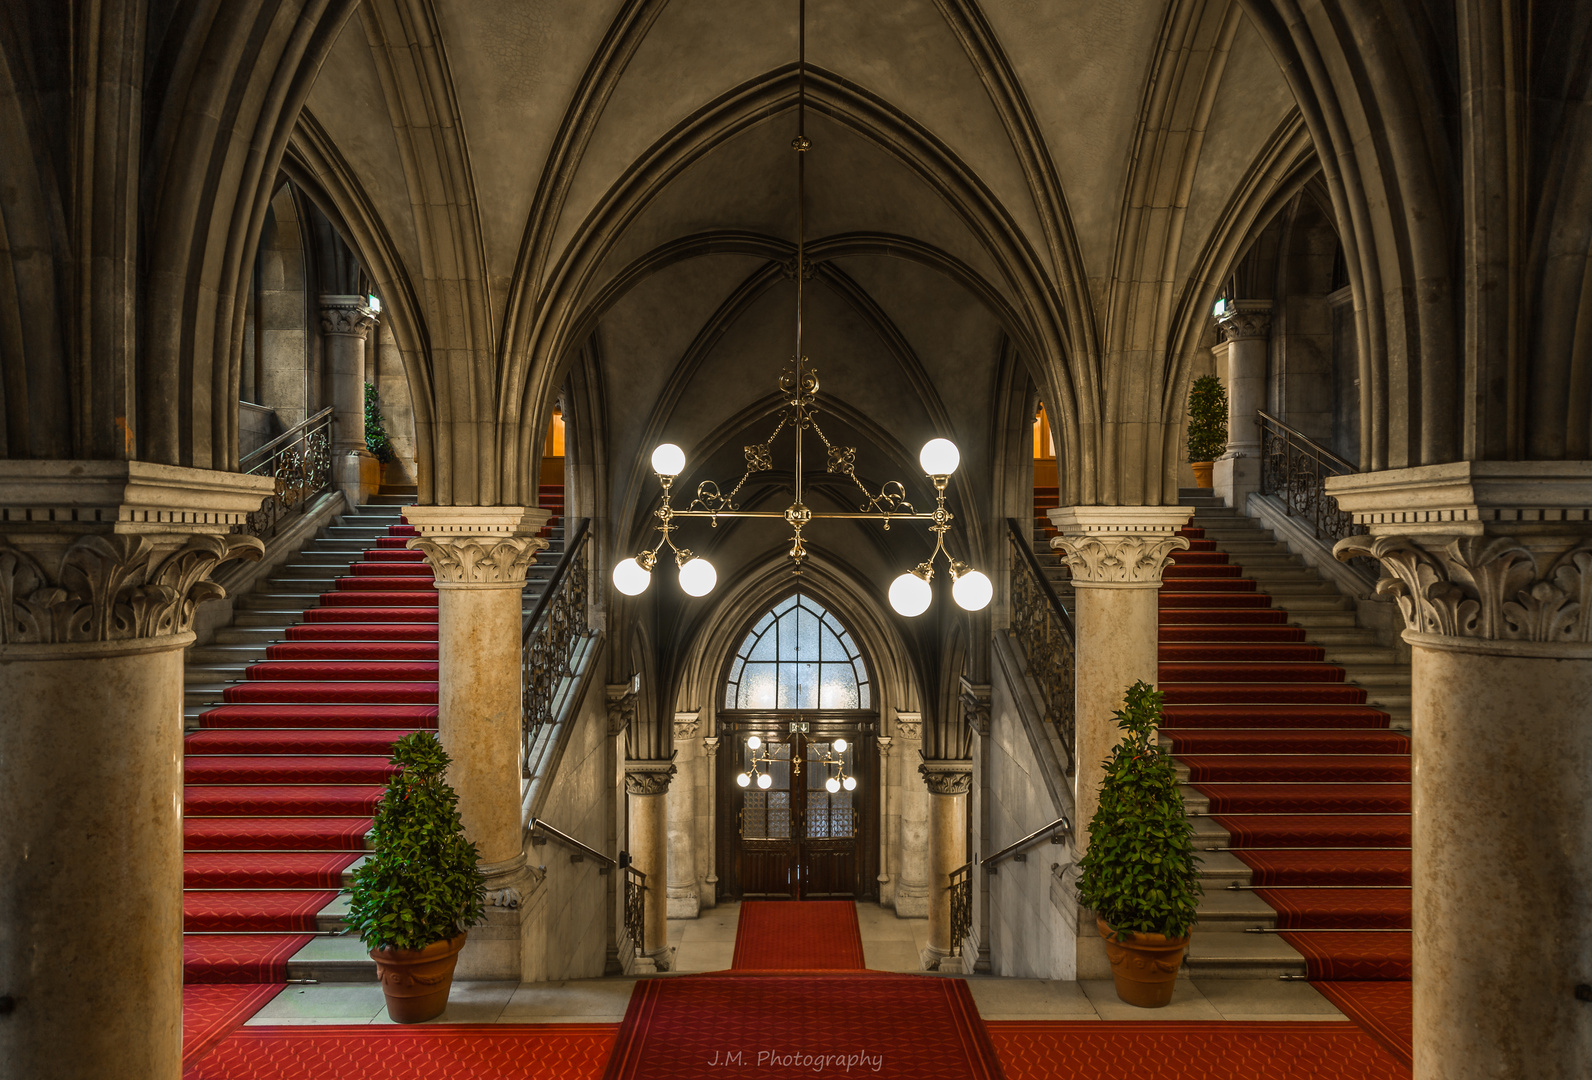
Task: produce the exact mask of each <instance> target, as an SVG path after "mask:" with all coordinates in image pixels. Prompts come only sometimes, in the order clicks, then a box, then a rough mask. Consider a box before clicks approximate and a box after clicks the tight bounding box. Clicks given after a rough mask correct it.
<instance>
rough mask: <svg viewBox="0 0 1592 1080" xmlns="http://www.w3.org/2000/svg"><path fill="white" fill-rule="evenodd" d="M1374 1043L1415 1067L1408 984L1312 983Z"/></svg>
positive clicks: (1413, 1023)
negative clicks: (1370, 1036)
mask: <svg viewBox="0 0 1592 1080" xmlns="http://www.w3.org/2000/svg"><path fill="white" fill-rule="evenodd" d="M1312 985H1313V986H1315V988H1316V989H1317V990H1320V991H1321V993H1322V994H1324V995H1325V996H1326V997H1327V999H1328V1000H1330V1001H1331V1002H1332V1003H1333V1004H1334V1005H1336V1006H1337V1007H1338V1008H1340V1009H1342V1010H1343V1012H1344V1013H1345V1014H1346V1015H1347V1016H1350V1017H1352V1018H1353V1019H1354V1022H1355V1023H1357V1024H1359V1025H1360V1026H1361V1027H1363V1028H1365V1030H1367V1031H1369V1032H1370V1033H1371V1035H1372V1037H1373V1038H1375V1039H1376V1040H1377V1042H1379V1043H1381V1044H1382V1045H1383V1046H1384V1047H1386V1048H1387V1050H1388V1052H1389V1053H1391V1054H1392V1055H1393V1056H1394V1057H1396V1058H1398V1059H1399V1060H1400V1061H1402V1062H1403V1063H1404V1064H1406V1065H1413V1064H1414V1057H1415V1047H1414V1039H1415V1018H1414V1015H1413V1002H1412V998H1411V994H1410V984H1409V983H1407V982H1318V983H1313V984H1312Z"/></svg>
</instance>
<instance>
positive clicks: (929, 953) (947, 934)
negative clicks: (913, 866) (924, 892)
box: [918, 761, 973, 972]
mask: <svg viewBox="0 0 1592 1080" xmlns="http://www.w3.org/2000/svg"><path fill="white" fill-rule="evenodd" d="M918 771H919V772H921V773H922V774H923V782H924V784H925V786H926V787H927V788H928V789H929V836H928V847H929V943H928V945H927V946H926V947H925V948H924V949H923V952H922V954H921V955H920V957H919V959H920V960H921V961H922V966H923V970H924V971H939V970H940V967H941V964H944V965H945V966H946V970H954V971H958V972H960V971H962V970H964V969H963V958H962V957H961V956H954V957H953V956H952V955H951V954H952V952H953V951H955V950H957V949H959V948H960V946H961V944H962V943H961V942H959V941H954V940H952V935H951V871H953V870H955V869H956V868H957V867H959V866H961V865H962V864H963V863H965V862H967V793H968V789H969V788H970V787H972V785H973V763H972V762H971V761H925V762H924V763H923V764H921V765H919V766H918Z"/></svg>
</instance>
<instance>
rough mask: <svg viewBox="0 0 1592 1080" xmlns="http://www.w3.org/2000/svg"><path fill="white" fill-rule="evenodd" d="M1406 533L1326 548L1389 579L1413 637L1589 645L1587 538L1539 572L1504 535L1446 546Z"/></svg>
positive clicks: (1384, 583) (1386, 587)
mask: <svg viewBox="0 0 1592 1080" xmlns="http://www.w3.org/2000/svg"><path fill="white" fill-rule="evenodd" d="M1423 540H1424V538H1419V537H1410V536H1379V537H1375V538H1372V537H1367V536H1351V537H1348V538H1346V539H1343V540H1340V541H1338V543H1337V545H1336V546H1335V547H1334V548H1333V549H1332V552H1333V554H1334V555H1336V556H1337V557H1338V558H1339V559H1342V560H1348V559H1352V558H1354V557H1355V556H1357V555H1364V556H1368V557H1370V558H1373V559H1376V560H1377V561H1379V562H1380V563H1381V564H1382V566H1383V567H1384V568H1385V569H1386V570H1387V572H1388V574H1390V575H1391V576H1390V577H1384V578H1382V579H1381V580H1380V581H1378V582H1377V592H1379V593H1388V594H1391V595H1392V596H1393V597H1394V599H1396V600H1397V601H1398V605H1399V609H1400V610H1401V611H1402V612H1403V613H1404V622H1405V625H1406V626H1407V627H1408V628H1409V629H1410V630H1411V631H1413V632H1415V633H1418V634H1438V635H1442V636H1444V637H1455V638H1474V639H1481V640H1488V641H1531V642H1548V643H1564V642H1571V643H1589V642H1592V540H1589V541H1583V542H1581V543H1580V544H1577V545H1576V546H1575V547H1573V548H1571V549H1570V550H1569V551H1566V552H1565V553H1564V554H1563V555H1560V556H1559V557H1558V558H1557V559H1555V560H1554V561H1553V562H1552V564H1551V565H1550V566H1549V567H1548V570H1547V572H1546V573H1544V574H1542V575H1540V576H1539V575H1538V573H1537V560H1536V558H1535V557H1534V556H1533V555H1532V553H1531V552H1530V551H1529V550H1527V549H1526V548H1525V547H1523V546H1521V544H1520V543H1519V542H1517V541H1516V540H1514V539H1512V538H1510V537H1497V536H1462V537H1460V538H1459V539H1457V540H1453V541H1451V542H1449V543H1447V544H1443V543H1441V542H1440V541H1438V540H1437V538H1433V540H1432V541H1430V542H1423Z"/></svg>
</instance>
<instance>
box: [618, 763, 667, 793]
mask: <svg viewBox="0 0 1592 1080" xmlns="http://www.w3.org/2000/svg"><path fill="white" fill-rule="evenodd" d="M676 771H678V769H677V767H676V766H675V764H674V763H673V762H672V761H627V762H625V793H626V794H627V795H662V794H665V793H666V792H667V791H668V790H669V782H670V781H671V780H672V779H674V774H675V772H676Z"/></svg>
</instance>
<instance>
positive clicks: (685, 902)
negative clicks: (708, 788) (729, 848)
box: [667, 712, 702, 919]
mask: <svg viewBox="0 0 1592 1080" xmlns="http://www.w3.org/2000/svg"><path fill="white" fill-rule="evenodd" d="M700 723H701V722H700V720H698V718H697V714H696V713H694V712H691V713H687V712H680V713H675V714H674V745H675V752H674V753H675V758H674V760H675V763H676V764H677V765H678V766H679V767H680V772H681V781H682V782H681V783H678V784H671V785H670V787H669V795H668V830H669V880H668V905H667V906H668V917H669V918H671V919H694V918H696V917H697V916H698V915H699V914H701V911H702V897H701V895H700V894H699V893H698V892H697V878H696V789H697V785H698V784H699V783H700V782H701V776H700V775H699V773H700V771H701V763H702V761H701V758H700V757H698V756H697V728H698V727H699V726H700Z"/></svg>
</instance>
